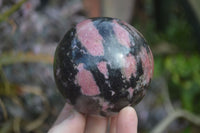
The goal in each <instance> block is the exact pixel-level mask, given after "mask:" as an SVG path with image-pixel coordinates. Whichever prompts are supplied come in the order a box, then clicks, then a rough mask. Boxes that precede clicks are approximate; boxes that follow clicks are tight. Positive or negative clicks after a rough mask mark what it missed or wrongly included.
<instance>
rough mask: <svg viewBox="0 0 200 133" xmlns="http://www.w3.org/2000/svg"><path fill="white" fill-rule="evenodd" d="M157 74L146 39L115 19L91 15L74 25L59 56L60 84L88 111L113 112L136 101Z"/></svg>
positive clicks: (79, 108)
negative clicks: (154, 71)
mask: <svg viewBox="0 0 200 133" xmlns="http://www.w3.org/2000/svg"><path fill="white" fill-rule="evenodd" d="M152 75H153V56H152V53H151V50H150V48H149V46H148V45H147V42H146V41H145V39H144V37H143V36H142V35H141V34H140V33H139V32H138V31H137V30H136V29H135V28H133V27H132V26H131V25H129V24H127V23H125V22H124V21H121V20H119V19H115V18H105V17H100V18H91V19H87V20H85V21H83V22H81V23H79V24H77V25H76V26H75V27H73V28H71V29H70V30H69V31H68V32H67V33H66V34H65V36H64V38H63V39H62V40H61V42H60V43H59V45H58V47H57V49H56V52H55V59H54V76H55V81H56V84H57V87H58V89H59V91H60V92H61V93H62V95H63V96H64V97H65V98H66V100H67V102H69V103H70V104H71V105H73V106H74V108H75V109H76V110H77V111H79V112H82V113H86V114H93V115H101V116H110V115H113V114H115V113H117V112H119V111H120V110H121V109H122V108H123V107H125V106H129V105H130V106H134V105H136V104H137V103H138V102H139V101H140V100H141V99H142V98H143V96H144V95H145V92H146V89H147V88H148V86H149V84H150V81H151V78H152Z"/></svg>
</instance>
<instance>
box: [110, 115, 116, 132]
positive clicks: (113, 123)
mask: <svg viewBox="0 0 200 133" xmlns="http://www.w3.org/2000/svg"><path fill="white" fill-rule="evenodd" d="M117 118H118V115H116V116H114V117H111V121H110V133H116V132H117V129H116V128H117Z"/></svg>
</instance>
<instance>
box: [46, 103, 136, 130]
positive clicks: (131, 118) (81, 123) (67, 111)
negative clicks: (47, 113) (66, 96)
mask: <svg viewBox="0 0 200 133" xmlns="http://www.w3.org/2000/svg"><path fill="white" fill-rule="evenodd" d="M108 122H110V123H109V125H110V126H109V127H110V128H109V133H137V123H138V119H137V114H136V112H135V110H134V109H133V108H132V107H125V108H123V109H122V110H121V111H120V112H119V114H118V115H116V116H114V117H110V118H104V117H98V116H85V115H83V114H81V113H79V112H77V111H75V110H74V109H73V107H72V106H70V105H69V104H65V106H64V108H63V110H62V111H61V113H60V115H59V116H58V118H57V120H56V121H55V123H54V125H53V126H52V127H51V129H50V130H49V132H48V133H107V132H108V131H107V125H108Z"/></svg>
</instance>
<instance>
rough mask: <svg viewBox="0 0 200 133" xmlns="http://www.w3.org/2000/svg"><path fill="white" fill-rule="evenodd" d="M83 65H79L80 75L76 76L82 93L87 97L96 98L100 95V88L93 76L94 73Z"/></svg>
mask: <svg viewBox="0 0 200 133" xmlns="http://www.w3.org/2000/svg"><path fill="white" fill-rule="evenodd" d="M83 65H84V64H83V63H81V64H79V65H78V67H77V68H78V71H79V72H78V73H77V75H76V79H77V82H78V84H79V86H80V87H81V92H82V93H83V94H84V95H86V96H94V95H98V94H100V91H99V87H98V86H97V85H96V82H95V80H94V78H93V76H92V73H91V72H90V71H88V70H86V69H84V67H83Z"/></svg>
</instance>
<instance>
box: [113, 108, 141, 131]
mask: <svg viewBox="0 0 200 133" xmlns="http://www.w3.org/2000/svg"><path fill="white" fill-rule="evenodd" d="M137 124H138V119H137V114H136V112H135V110H134V109H133V108H132V107H130V106H129V107H125V108H124V109H122V110H121V111H120V112H119V114H118V118H117V122H116V126H117V127H116V133H137Z"/></svg>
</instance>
